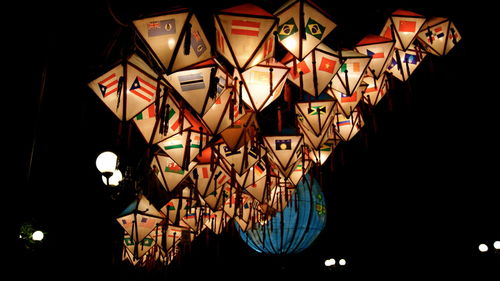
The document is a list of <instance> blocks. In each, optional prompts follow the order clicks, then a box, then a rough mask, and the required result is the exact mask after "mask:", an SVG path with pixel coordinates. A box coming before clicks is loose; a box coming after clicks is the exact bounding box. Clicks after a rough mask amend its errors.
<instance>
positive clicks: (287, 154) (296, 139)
mask: <svg viewBox="0 0 500 281" xmlns="http://www.w3.org/2000/svg"><path fill="white" fill-rule="evenodd" d="M263 138H264V144H265V146H266V148H267V151H268V154H267V155H268V156H269V157H270V158H271V159H272V160H273V161H274V163H276V164H277V166H278V168H279V169H280V171H281V172H282V173H283V174H284V175H285V176H289V175H290V172H291V169H292V168H293V164H295V162H297V160H298V159H299V158H300V157H301V156H302V145H303V142H304V141H303V138H304V137H303V136H302V135H288V136H264V137H263Z"/></svg>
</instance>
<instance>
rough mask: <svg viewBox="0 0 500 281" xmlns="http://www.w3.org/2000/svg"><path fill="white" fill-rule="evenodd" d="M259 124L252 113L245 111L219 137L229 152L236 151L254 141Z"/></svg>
mask: <svg viewBox="0 0 500 281" xmlns="http://www.w3.org/2000/svg"><path fill="white" fill-rule="evenodd" d="M258 130H259V124H258V122H257V118H256V114H255V112H254V111H247V112H246V113H245V115H243V116H242V117H241V118H240V119H238V120H236V121H234V123H233V125H232V126H229V127H228V128H226V129H224V131H222V132H221V134H220V135H221V137H222V138H223V139H224V142H225V143H226V145H227V146H228V147H229V149H231V150H237V149H239V148H240V147H242V146H243V145H245V144H246V143H247V142H249V141H255V140H256V138H257V131H258Z"/></svg>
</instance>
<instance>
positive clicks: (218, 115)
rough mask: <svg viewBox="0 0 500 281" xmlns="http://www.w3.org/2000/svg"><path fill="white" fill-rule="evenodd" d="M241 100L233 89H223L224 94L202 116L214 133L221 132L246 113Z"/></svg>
mask: <svg viewBox="0 0 500 281" xmlns="http://www.w3.org/2000/svg"><path fill="white" fill-rule="evenodd" d="M240 102H241V101H240V100H239V99H238V97H237V95H236V94H235V93H234V92H232V91H231V89H225V90H223V91H222V94H221V95H220V96H219V97H218V98H217V99H216V100H215V103H214V104H213V105H212V106H211V107H210V109H209V110H208V111H207V112H206V113H205V115H203V117H202V120H203V122H204V123H205V125H206V127H207V129H209V130H210V133H211V134H212V135H216V134H219V133H221V132H222V131H224V130H225V129H226V128H228V127H229V126H231V125H233V124H234V122H235V121H237V120H239V119H240V118H242V117H243V116H244V115H245V113H246V109H245V107H244V106H243V105H242V106H240ZM240 109H241V110H240Z"/></svg>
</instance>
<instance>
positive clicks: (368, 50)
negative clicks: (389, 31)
mask: <svg viewBox="0 0 500 281" xmlns="http://www.w3.org/2000/svg"><path fill="white" fill-rule="evenodd" d="M395 44H396V42H395V41H394V40H393V39H390V38H386V37H382V36H378V35H373V34H369V35H367V36H365V37H364V38H363V39H361V41H359V42H358V44H356V47H355V50H356V51H357V52H359V53H361V54H365V55H367V56H370V57H371V58H372V59H371V61H370V63H369V64H368V69H369V72H370V74H371V75H372V76H373V77H375V78H379V77H380V76H381V75H382V74H383V73H384V72H385V70H386V69H387V66H388V65H389V64H390V63H391V58H392V54H393V52H394V45H395Z"/></svg>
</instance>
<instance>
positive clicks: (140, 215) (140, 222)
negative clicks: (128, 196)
mask: <svg viewBox="0 0 500 281" xmlns="http://www.w3.org/2000/svg"><path fill="white" fill-rule="evenodd" d="M164 217H165V215H163V214H162V213H161V212H159V211H158V210H157V209H156V208H155V206H153V204H151V203H150V202H149V200H148V199H147V198H146V197H145V196H144V195H142V196H139V197H138V198H137V199H135V200H134V201H132V203H130V204H129V205H128V206H127V208H125V209H124V210H123V211H122V212H121V213H120V214H119V215H118V218H117V219H116V220H117V221H118V223H119V224H120V225H121V226H122V227H123V229H124V230H125V231H126V232H127V234H129V235H130V237H131V239H132V240H133V241H134V242H135V243H136V244H137V243H138V242H140V241H142V240H143V239H144V238H145V237H146V236H147V235H148V234H149V233H150V232H151V231H152V230H153V229H154V228H155V227H156V226H157V225H158V224H160V222H161V221H162V220H163V219H164Z"/></svg>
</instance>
